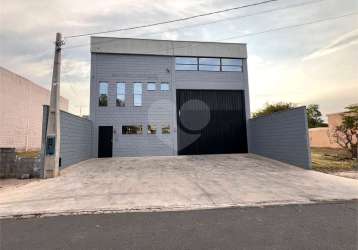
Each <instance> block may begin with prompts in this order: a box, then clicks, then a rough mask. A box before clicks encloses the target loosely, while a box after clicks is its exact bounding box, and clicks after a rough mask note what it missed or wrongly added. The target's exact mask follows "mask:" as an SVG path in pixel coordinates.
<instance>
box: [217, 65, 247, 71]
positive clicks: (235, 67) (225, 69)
mask: <svg viewBox="0 0 358 250" xmlns="http://www.w3.org/2000/svg"><path fill="white" fill-rule="evenodd" d="M222 71H238V72H242V67H241V66H222Z"/></svg>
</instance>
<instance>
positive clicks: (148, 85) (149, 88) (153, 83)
mask: <svg viewBox="0 0 358 250" xmlns="http://www.w3.org/2000/svg"><path fill="white" fill-rule="evenodd" d="M147 90H156V86H155V82H148V84H147Z"/></svg>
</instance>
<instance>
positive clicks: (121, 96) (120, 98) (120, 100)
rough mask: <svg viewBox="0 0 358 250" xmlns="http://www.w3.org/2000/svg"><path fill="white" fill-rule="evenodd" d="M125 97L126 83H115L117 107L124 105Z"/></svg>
mask: <svg viewBox="0 0 358 250" xmlns="http://www.w3.org/2000/svg"><path fill="white" fill-rule="evenodd" d="M125 98H126V85H125V83H122V82H121V83H117V99H116V105H117V106H118V107H124V106H125Z"/></svg>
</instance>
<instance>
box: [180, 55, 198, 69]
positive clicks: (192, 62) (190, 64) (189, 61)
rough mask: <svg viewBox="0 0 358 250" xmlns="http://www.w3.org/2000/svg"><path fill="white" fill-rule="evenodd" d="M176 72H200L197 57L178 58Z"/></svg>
mask: <svg viewBox="0 0 358 250" xmlns="http://www.w3.org/2000/svg"><path fill="white" fill-rule="evenodd" d="M175 69H176V70H194V71H196V70H198V58H196V57H176V58H175Z"/></svg>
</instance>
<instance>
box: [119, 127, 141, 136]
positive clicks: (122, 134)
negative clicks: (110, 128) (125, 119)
mask: <svg viewBox="0 0 358 250" xmlns="http://www.w3.org/2000/svg"><path fill="white" fill-rule="evenodd" d="M124 127H138V128H139V130H140V133H123V131H124V130H123V129H124ZM127 131H128V130H127ZM121 132H122V135H143V125H122V127H121Z"/></svg>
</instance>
